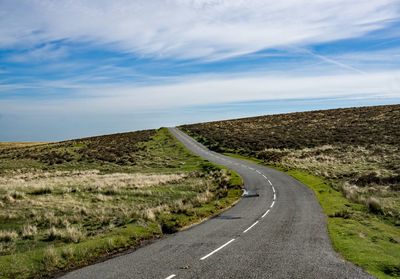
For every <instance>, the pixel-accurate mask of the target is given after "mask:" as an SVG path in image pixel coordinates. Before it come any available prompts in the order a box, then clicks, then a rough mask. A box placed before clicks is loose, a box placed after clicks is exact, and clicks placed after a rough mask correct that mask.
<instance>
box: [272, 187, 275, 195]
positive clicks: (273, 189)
mask: <svg viewBox="0 0 400 279" xmlns="http://www.w3.org/2000/svg"><path fill="white" fill-rule="evenodd" d="M272 191H273V192H274V194H275V188H274V186H272Z"/></svg>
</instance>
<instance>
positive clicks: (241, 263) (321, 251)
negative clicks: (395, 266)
mask: <svg viewBox="0 0 400 279" xmlns="http://www.w3.org/2000/svg"><path fill="white" fill-rule="evenodd" d="M170 131H171V132H172V133H173V134H174V135H175V136H176V137H177V138H178V139H179V140H180V141H181V142H183V143H184V144H185V145H186V147H187V148H188V149H190V150H191V151H192V152H193V153H196V154H198V155H199V156H201V157H204V158H206V159H207V160H209V161H211V162H214V163H217V164H221V165H224V166H226V167H228V168H231V169H233V170H235V171H237V172H238V173H239V174H240V175H241V176H242V178H243V179H244V182H245V188H246V190H247V192H248V193H249V194H250V196H249V197H243V198H242V199H241V200H240V201H239V202H238V203H237V204H236V205H235V206H234V207H232V208H231V209H229V210H227V211H225V212H224V213H223V214H221V215H220V216H218V217H215V218H212V219H210V220H208V221H206V222H204V223H202V224H200V225H197V226H194V227H192V228H190V229H188V230H186V231H182V232H179V233H176V234H173V235H170V236H167V237H165V238H162V239H160V240H158V241H156V242H154V243H152V244H150V245H148V246H145V247H143V248H140V249H138V250H136V251H135V252H132V253H130V254H126V255H123V256H119V257H116V258H112V259H110V260H107V261H105V262H101V263H98V264H95V265H91V266H88V267H85V268H82V269H79V270H75V271H73V272H71V273H68V274H66V275H65V276H63V277H62V278H96V279H97V278H160V279H164V278H168V279H170V278H373V277H372V276H370V275H368V274H366V273H364V272H363V271H362V270H361V269H360V268H358V267H356V266H354V265H352V264H350V263H348V262H345V261H344V260H343V259H341V258H340V256H339V255H337V254H336V253H335V252H334V251H333V249H332V247H331V244H330V240H329V237H328V234H327V230H326V219H325V216H324V214H323V212H322V209H321V207H320V205H319V203H318V202H317V200H316V198H315V196H314V194H313V193H312V191H311V190H309V189H308V188H307V187H306V186H304V185H303V184H301V183H300V182H298V181H296V180H295V179H293V178H291V177H290V176H288V175H286V174H284V173H281V172H278V171H276V170H273V169H270V168H266V167H263V166H259V165H257V164H253V163H250V162H247V161H243V160H239V159H232V158H230V157H226V156H223V155H220V154H218V153H215V152H211V151H209V150H208V149H207V148H205V147H204V146H202V145H201V144H199V143H197V142H196V141H194V140H193V139H192V138H190V137H189V136H187V135H186V134H184V133H182V132H180V131H179V130H177V129H175V128H171V129H170ZM254 194H258V196H255V195H254ZM251 196H252V197H251Z"/></svg>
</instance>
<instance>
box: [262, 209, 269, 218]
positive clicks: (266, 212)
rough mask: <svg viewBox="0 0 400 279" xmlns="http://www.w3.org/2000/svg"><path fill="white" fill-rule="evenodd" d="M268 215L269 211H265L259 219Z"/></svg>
mask: <svg viewBox="0 0 400 279" xmlns="http://www.w3.org/2000/svg"><path fill="white" fill-rule="evenodd" d="M268 213H269V209H268V210H267V211H265V213H264V214H263V215H262V216H261V218H264V217H265V216H267V214H268Z"/></svg>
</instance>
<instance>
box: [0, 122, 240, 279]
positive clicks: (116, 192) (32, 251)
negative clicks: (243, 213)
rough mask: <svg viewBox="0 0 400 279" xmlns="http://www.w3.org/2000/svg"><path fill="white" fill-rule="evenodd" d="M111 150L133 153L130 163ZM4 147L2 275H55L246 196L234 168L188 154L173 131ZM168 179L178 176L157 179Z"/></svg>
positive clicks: (0, 160)
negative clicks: (227, 167)
mask: <svg viewBox="0 0 400 279" xmlns="http://www.w3.org/2000/svg"><path fill="white" fill-rule="evenodd" d="M109 142H111V143H112V144H110V143H109ZM97 144H99V145H101V146H102V148H98V147H96V145H97ZM129 145H134V146H129ZM115 146H117V147H118V148H121V149H123V150H125V151H126V152H128V153H129V156H128V157H126V159H125V160H124V161H121V160H119V157H118V156H119V155H118V154H120V150H119V149H116V148H115ZM5 150H6V152H4V153H2V154H1V156H0V233H3V236H4V237H3V238H2V239H0V278H32V277H37V278H40V277H43V276H51V275H54V274H57V273H59V272H62V271H66V270H70V269H72V268H76V267H79V266H84V265H87V264H90V263H92V262H94V261H96V260H98V259H100V258H104V257H107V256H109V255H111V254H114V253H118V252H121V251H124V250H126V249H129V248H136V247H139V246H140V245H141V244H142V243H143V242H146V240H151V239H153V238H158V237H160V236H162V235H164V234H168V233H173V232H176V231H179V230H181V229H183V228H186V227H188V226H190V225H192V224H196V223H198V222H200V221H202V220H204V219H206V218H210V217H211V216H214V215H216V214H218V213H220V212H221V211H222V210H225V209H226V208H228V207H230V206H231V205H232V204H234V203H235V202H236V201H237V200H238V199H239V198H240V196H241V193H242V190H241V187H242V184H243V182H242V180H241V178H240V177H239V176H238V174H236V173H235V172H232V171H229V170H226V169H225V168H222V167H220V166H216V165H213V164H211V163H209V162H208V161H205V160H203V159H201V158H200V157H197V156H195V155H194V154H192V153H190V152H189V151H188V150H187V149H186V148H185V147H184V145H183V144H181V143H180V142H178V141H177V140H176V139H175V138H174V137H173V135H171V134H170V133H169V131H168V130H167V129H159V130H157V131H144V132H138V134H136V133H126V134H117V135H110V136H105V137H104V138H102V137H95V138H88V139H82V140H74V141H68V142H63V143H52V144H44V145H38V146H33V147H32V146H25V147H18V148H15V147H14V146H13V147H12V148H11V149H10V148H8V149H7V148H6V149H5ZM96 150H97V151H98V152H100V154H99V153H96V152H97V151H96ZM81 151H82V154H83V155H82V154H81ZM94 151H96V152H94ZM125 151H124V152H125ZM65 154H67V155H65ZM82 156H83V157H82ZM90 156H93V157H90ZM59 159H60V160H59ZM58 160H59V161H58ZM56 161H57V162H58V163H55V162H56ZM151 177H154V178H151ZM163 177H164V178H165V177H172V178H171V179H172V180H171V179H170V178H168V179H169V180H168V179H167V180H166V182H157V181H161V179H163ZM175 177H177V178H176V179H175ZM135 179H136V180H137V181H138V183H137V184H130V182H129V181H132V180H135ZM151 179H156V180H155V181H156V182H154V183H153V182H151V181H152V180H151ZM136 180H135V181H136ZM127 181H128V182H127ZM139 181H142V182H140V183H139ZM150 182H151V183H153V184H151V185H148V186H146V183H150ZM21 183H22V184H21ZM135 183H136V182H135ZM26 228H30V229H29V231H30V234H29V233H28V234H24V231H26V230H27V229H26ZM8 233H13V234H14V235H17V237H12V239H10V237H6V236H7V234H8ZM24 235H25V236H26V237H25V236H24Z"/></svg>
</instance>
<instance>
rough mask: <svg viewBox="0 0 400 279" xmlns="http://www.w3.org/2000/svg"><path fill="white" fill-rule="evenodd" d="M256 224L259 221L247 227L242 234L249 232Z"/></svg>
mask: <svg viewBox="0 0 400 279" xmlns="http://www.w3.org/2000/svg"><path fill="white" fill-rule="evenodd" d="M258 222H259V221H256V222H254V223H253V225H251V226H250V227H248V228H247V229H245V230H244V231H243V233H247V232H248V231H249V230H251V228H252V227H254V226H255V225H257V224H258Z"/></svg>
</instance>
